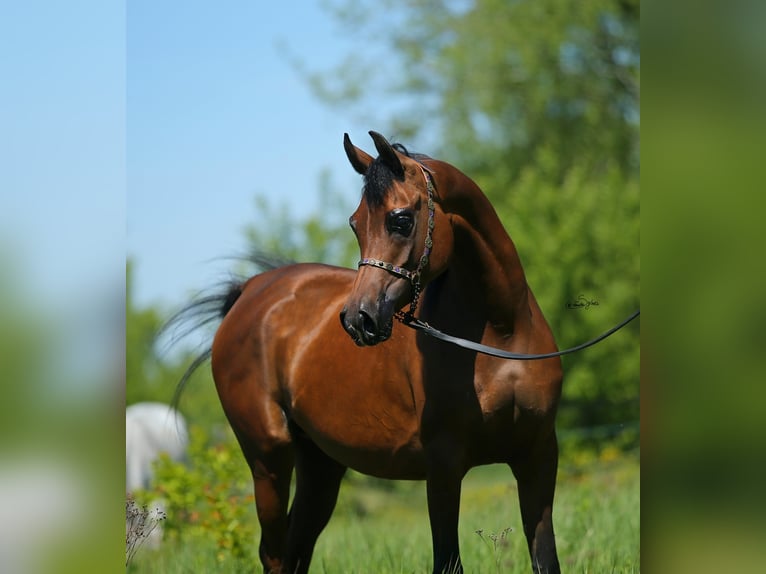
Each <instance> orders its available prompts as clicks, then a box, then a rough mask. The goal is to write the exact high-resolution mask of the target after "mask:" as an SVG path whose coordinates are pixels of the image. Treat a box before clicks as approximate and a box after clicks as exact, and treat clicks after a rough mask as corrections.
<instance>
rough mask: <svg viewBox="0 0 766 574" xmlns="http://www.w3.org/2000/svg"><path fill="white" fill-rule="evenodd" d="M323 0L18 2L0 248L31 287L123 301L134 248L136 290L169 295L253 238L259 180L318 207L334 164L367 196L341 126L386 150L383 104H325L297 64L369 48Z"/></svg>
mask: <svg viewBox="0 0 766 574" xmlns="http://www.w3.org/2000/svg"><path fill="white" fill-rule="evenodd" d="M320 4H321V3H320V2H304V3H301V4H300V5H299V6H292V7H291V8H289V9H287V8H286V7H285V6H286V5H281V7H277V6H276V5H275V4H274V3H265V2H252V1H230V2H225V3H211V2H200V1H188V2H178V1H163V2H154V1H148V0H131V2H129V3H125V4H119V3H117V4H114V3H100V2H93V1H92V0H73V1H72V2H67V3H65V4H61V3H52V2H45V1H40V0H31V1H29V2H24V3H14V4H11V3H5V4H4V5H3V8H2V12H0V74H2V78H3V89H2V90H0V159H1V161H2V169H0V191H1V193H0V248H2V249H0V255H2V256H3V258H4V259H3V262H2V263H3V265H5V266H6V271H7V270H8V264H9V261H10V260H13V261H15V264H17V265H16V266H15V267H14V272H16V273H18V275H19V280H18V282H19V285H22V287H21V289H22V290H23V291H24V292H25V293H26V294H27V295H28V296H30V298H34V297H38V296H39V297H40V298H41V299H45V300H49V301H50V302H51V304H52V305H58V306H59V307H62V306H63V307H72V306H77V305H80V306H84V305H88V304H89V303H90V302H91V301H93V300H94V298H99V299H100V300H119V293H120V292H121V289H122V285H123V282H124V263H125V257H126V255H127V256H129V257H130V258H132V259H133V261H134V264H135V266H134V277H133V293H134V296H135V299H136V301H137V303H138V304H139V305H142V306H143V305H150V304H152V305H153V304H158V305H161V306H162V307H163V308H165V309H172V308H173V307H176V306H178V305H180V304H182V303H183V302H184V301H185V300H186V299H187V298H188V296H189V295H190V294H191V293H193V292H195V291H197V290H199V289H204V288H206V287H208V286H209V285H210V284H211V283H215V282H216V281H218V280H219V279H221V278H222V277H223V276H225V275H226V272H227V270H228V267H229V265H230V262H226V261H225V260H222V259H221V258H222V257H225V256H229V255H232V254H234V253H241V252H243V251H244V249H245V248H246V243H245V235H244V228H245V227H246V226H247V225H248V224H252V223H253V222H254V221H255V218H256V213H255V209H256V207H255V201H254V199H255V196H256V194H265V195H268V196H269V197H270V198H271V199H272V200H273V201H272V203H275V202H277V203H278V202H282V201H284V202H287V203H288V204H289V206H290V208H291V209H292V210H293V211H294V212H295V213H296V214H297V215H298V216H301V215H306V214H308V213H309V212H311V211H313V210H316V209H321V207H322V206H319V205H318V187H319V186H318V182H319V176H320V173H321V172H322V171H323V170H329V172H330V173H331V177H332V181H333V184H334V188H336V189H339V190H343V192H344V193H346V194H348V197H356V196H358V193H359V188H360V185H361V182H360V180H359V176H358V175H357V174H356V173H354V172H353V170H352V169H351V167H350V166H349V165H348V163H347V160H346V158H345V154H344V152H343V147H342V138H343V133H344V132H346V131H347V132H349V133H350V134H351V136H352V138H353V139H354V140H355V141H356V142H357V143H358V144H359V145H362V146H363V147H366V148H367V149H369V148H370V147H372V146H371V142H370V140H369V138H368V136H367V131H368V130H370V129H375V130H378V131H385V128H384V127H382V126H381V125H380V123H379V121H378V122H376V121H375V120H374V119H371V118H372V117H380V116H381V113H380V111H381V110H380V107H379V106H377V107H376V109H375V110H371V111H370V114H369V115H368V114H366V113H361V114H360V113H358V111H357V113H352V112H351V111H350V110H347V109H345V108H329V107H327V106H325V105H323V104H321V103H319V101H318V100H317V99H316V98H315V97H314V96H313V95H312V93H311V91H310V89H309V87H308V85H307V83H306V81H305V80H304V79H302V78H301V77H300V74H299V73H298V72H297V71H296V69H295V67H294V65H293V64H291V61H299V62H301V64H302V65H303V66H304V67H305V68H306V69H307V70H311V71H323V70H331V69H333V68H334V67H335V66H337V64H338V63H339V62H340V61H341V60H342V58H344V57H346V56H347V55H348V54H349V53H350V52H351V50H353V49H361V50H365V51H369V50H370V46H369V45H367V44H366V43H365V42H364V40H363V39H360V38H356V39H355V40H349V39H347V38H346V37H345V35H344V34H343V33H342V31H341V30H340V28H339V27H338V25H337V23H336V22H335V21H334V20H333V19H332V18H331V17H330V16H329V15H328V14H327V13H326V12H325V11H323V10H322V9H321V8H320ZM354 42H356V43H357V44H354ZM360 42H361V44H360ZM360 115H363V116H365V117H364V118H363V119H361V120H360V119H359V116H360ZM3 254H5V255H3ZM110 293H111V295H110Z"/></svg>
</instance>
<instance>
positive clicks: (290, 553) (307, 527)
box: [285, 428, 346, 574]
mask: <svg viewBox="0 0 766 574" xmlns="http://www.w3.org/2000/svg"><path fill="white" fill-rule="evenodd" d="M291 431H292V435H293V438H294V445H295V477H296V485H295V497H294V499H293V504H292V507H291V509H290V515H289V526H288V538H287V555H286V561H285V564H286V566H287V568H288V571H289V572H291V573H296V574H303V573H306V572H308V569H309V564H310V563H311V556H312V554H313V553H314V546H315V544H316V541H317V538H319V534H320V533H321V532H322V530H324V527H325V526H326V525H327V523H328V522H329V520H330V516H331V515H332V513H333V510H334V509H335V503H336V502H337V500H338V492H339V490H340V483H341V479H342V478H343V475H344V474H345V472H346V467H345V466H343V465H342V464H340V463H339V462H337V461H335V460H333V459H332V458H330V457H329V456H327V455H326V454H325V453H324V452H323V451H322V450H321V449H320V448H319V447H318V446H317V445H316V444H315V443H314V442H313V441H312V440H311V439H309V438H308V437H307V436H306V435H305V434H304V433H303V431H302V430H301V429H298V428H291Z"/></svg>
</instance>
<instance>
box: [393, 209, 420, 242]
mask: <svg viewBox="0 0 766 574" xmlns="http://www.w3.org/2000/svg"><path fill="white" fill-rule="evenodd" d="M414 225H415V220H414V218H413V216H412V213H410V212H409V211H408V210H405V209H395V210H393V211H392V212H390V213H389V214H388V216H387V217H386V228H387V229H388V232H389V233H396V234H398V235H401V236H403V237H409V235H410V233H411V232H412V228H413V226H414Z"/></svg>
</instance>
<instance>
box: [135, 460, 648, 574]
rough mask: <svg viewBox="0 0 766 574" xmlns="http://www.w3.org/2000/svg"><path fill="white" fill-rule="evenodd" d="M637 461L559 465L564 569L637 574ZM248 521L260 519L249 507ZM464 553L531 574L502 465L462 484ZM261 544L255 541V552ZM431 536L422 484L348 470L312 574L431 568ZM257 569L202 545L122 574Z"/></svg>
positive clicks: (167, 547)
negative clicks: (348, 474) (376, 478)
mask: <svg viewBox="0 0 766 574" xmlns="http://www.w3.org/2000/svg"><path fill="white" fill-rule="evenodd" d="M639 498H640V487H639V462H638V456H637V455H635V456H628V457H626V456H619V457H609V456H607V457H604V456H602V458H601V460H596V461H592V462H590V463H588V464H587V465H584V466H583V465H579V466H578V467H577V468H575V467H573V466H570V467H567V466H566V465H562V467H561V469H560V472H559V481H558V487H557V491H556V503H555V506H554V524H555V528H556V541H557V545H558V551H559V560H560V561H561V565H562V569H563V570H564V571H565V572H576V573H591V572H592V573H603V572H612V573H634V572H639V571H640V554H639V546H640V544H639V519H640V510H639ZM248 519H250V520H252V521H253V522H254V523H255V522H256V518H255V512H254V510H253V511H252V512H251V513H250V514H248ZM460 544H461V556H462V559H463V565H464V567H465V571H466V572H468V573H482V574H483V573H490V574H491V573H499V572H503V573H506V572H508V573H515V572H524V573H528V572H530V571H531V567H530V562H529V557H528V554H527V549H526V543H525V540H524V535H523V532H522V529H521V519H520V517H519V510H518V500H517V495H516V483H515V480H514V479H513V477H512V475H511V473H510V470H509V469H508V468H507V467H506V466H502V465H494V466H488V467H481V468H477V469H474V470H472V471H471V472H470V473H469V474H468V476H467V477H466V479H465V480H464V482H463V494H462V503H461V512H460ZM256 547H257V542H256V541H254V542H253V551H254V552H255V550H256ZM431 560H432V557H431V539H430V530H429V526H428V513H427V508H426V499H425V484H424V483H421V482H396V483H394V482H384V481H376V480H370V479H367V478H366V477H361V476H359V475H355V474H351V475H350V476H349V477H348V479H347V481H346V483H345V484H344V486H343V488H342V489H341V494H340V498H339V501H338V507H337V509H336V511H335V514H334V515H333V518H332V520H331V521H330V524H329V525H328V526H327V528H326V529H325V531H324V532H323V534H322V536H321V537H320V538H319V541H318V543H317V548H316V552H315V554H314V559H313V561H312V569H311V571H312V574H314V573H316V574H341V573H342V574H353V573H370V572H374V573H380V574H387V573H391V574H403V573H420V572H430V568H431ZM254 571H255V572H259V571H260V564H257V565H254V563H253V562H252V561H250V560H247V561H243V560H236V559H233V558H232V557H231V556H229V555H227V554H226V553H223V552H220V551H219V549H217V548H215V547H214V545H212V544H210V545H206V544H205V542H204V541H200V540H193V541H187V542H175V543H165V544H164V545H163V547H162V548H160V549H159V550H151V549H149V548H142V549H140V551H139V552H138V555H137V556H136V558H135V560H134V561H133V562H132V563H131V565H130V568H129V569H128V572H135V573H139V572H151V573H152V574H154V573H163V574H164V573H167V574H176V573H192V572H193V573H197V572H232V573H238V572H254Z"/></svg>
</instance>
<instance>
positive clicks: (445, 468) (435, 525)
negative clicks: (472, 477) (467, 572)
mask: <svg viewBox="0 0 766 574" xmlns="http://www.w3.org/2000/svg"><path fill="white" fill-rule="evenodd" d="M464 474H465V472H464V471H462V470H460V469H459V468H458V467H457V465H456V464H444V461H441V464H432V465H431V469H430V471H429V473H428V477H427V480H426V489H427V494H428V518H429V520H430V521H431V539H432V541H433V552H434V569H433V572H434V574H444V573H447V574H459V573H462V572H463V565H462V564H461V562H460V544H459V542H458V516H459V514H460V487H461V482H462V480H463V476H464Z"/></svg>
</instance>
